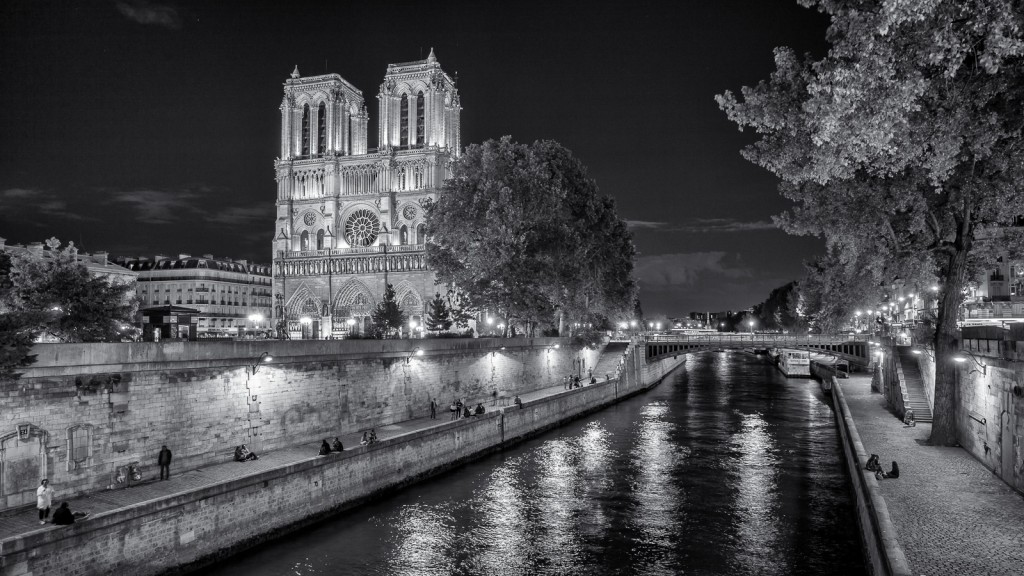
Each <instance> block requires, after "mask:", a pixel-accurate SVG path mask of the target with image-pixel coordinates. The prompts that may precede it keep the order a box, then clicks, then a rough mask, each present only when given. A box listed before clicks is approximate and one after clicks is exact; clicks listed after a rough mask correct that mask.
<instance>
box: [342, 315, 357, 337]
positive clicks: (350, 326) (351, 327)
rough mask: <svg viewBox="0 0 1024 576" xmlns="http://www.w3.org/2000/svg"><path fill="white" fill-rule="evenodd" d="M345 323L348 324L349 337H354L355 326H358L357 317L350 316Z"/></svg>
mask: <svg viewBox="0 0 1024 576" xmlns="http://www.w3.org/2000/svg"><path fill="white" fill-rule="evenodd" d="M345 325H347V326H348V336H349V338H351V337H352V331H353V330H355V327H356V319H355V318H349V319H348V320H345Z"/></svg>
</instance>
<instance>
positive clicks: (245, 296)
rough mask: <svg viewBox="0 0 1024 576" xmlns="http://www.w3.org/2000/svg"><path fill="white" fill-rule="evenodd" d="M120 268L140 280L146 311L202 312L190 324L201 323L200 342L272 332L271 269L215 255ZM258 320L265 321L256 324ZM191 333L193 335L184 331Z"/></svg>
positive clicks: (134, 262) (135, 261) (125, 262)
mask: <svg viewBox="0 0 1024 576" xmlns="http://www.w3.org/2000/svg"><path fill="white" fill-rule="evenodd" d="M117 263H118V264H120V265H121V266H123V267H124V268H126V269H128V270H130V271H132V272H134V273H135V274H137V275H138V288H137V292H138V295H139V299H140V300H141V304H140V305H139V308H140V309H141V310H147V309H154V308H159V307H162V306H167V307H168V310H172V309H173V308H172V307H175V306H177V307H186V308H194V309H196V310H198V314H195V315H191V316H190V321H191V322H194V323H195V324H196V326H195V331H194V332H195V334H196V335H197V336H198V337H199V338H203V337H211V336H243V335H245V334H246V333H247V332H249V333H252V332H258V333H266V332H269V331H270V329H271V325H270V314H271V284H272V277H271V273H270V266H266V265H259V264H252V263H249V262H247V261H245V260H231V259H228V258H214V257H213V256H212V255H210V254H204V255H203V256H202V257H201V258H197V257H193V256H191V255H190V254H179V255H178V258H176V259H175V258H168V257H167V256H162V255H158V256H156V257H155V258H153V259H152V260H151V259H149V258H118V259H117ZM253 315H258V316H259V317H258V318H257V319H255V320H250V318H249V317H250V316H253ZM143 328H144V329H145V327H143ZM186 332H188V333H191V331H186V330H183V331H182V333H186ZM165 337H166V334H165ZM174 337H177V335H175V336H174Z"/></svg>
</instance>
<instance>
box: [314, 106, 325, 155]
mask: <svg viewBox="0 0 1024 576" xmlns="http://www.w3.org/2000/svg"><path fill="white" fill-rule="evenodd" d="M316 123H317V131H316V153H317V154H323V153H324V152H327V108H326V107H324V103H323V102H321V103H320V106H319V107H317V110H316Z"/></svg>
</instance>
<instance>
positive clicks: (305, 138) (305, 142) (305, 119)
mask: <svg viewBox="0 0 1024 576" xmlns="http://www.w3.org/2000/svg"><path fill="white" fill-rule="evenodd" d="M302 155H303V156H309V105H308V104H306V105H304V106H303V107H302Z"/></svg>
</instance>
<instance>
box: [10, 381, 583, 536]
mask: <svg viewBox="0 0 1024 576" xmlns="http://www.w3.org/2000/svg"><path fill="white" fill-rule="evenodd" d="M564 391H565V389H564V388H563V387H562V386H554V387H550V388H542V389H540V390H536V391H533V392H529V393H526V394H522V395H520V399H521V400H522V401H523V402H524V403H529V402H530V401H532V400H537V399H539V398H544V397H547V396H553V395H555V394H560V393H562V392H564ZM511 404H512V400H511V399H509V400H508V405H511ZM484 406H485V407H486V408H487V411H488V412H490V411H493V410H495V409H496V408H500V403H499V405H498V406H494V405H492V404H491V403H490V402H488V403H485V404H484ZM471 408H472V407H471ZM450 419H451V415H450V412H449V411H448V405H447V404H445V405H444V406H439V407H438V411H437V419H436V420H432V419H430V418H429V417H427V418H417V419H415V420H407V421H405V422H398V423H395V424H390V425H386V426H381V427H378V428H377V429H376V432H377V439H378V440H383V439H385V438H393V437H395V436H401V435H403V434H408V433H410V432H416V431H418V430H424V429H426V428H430V427H432V426H439V425H441V424H445V423H447V422H449V421H450ZM362 433H363V431H362V430H360V431H358V432H353V433H351V434H346V435H343V436H341V443H342V444H343V445H344V446H345V450H346V451H348V450H352V449H354V448H358V447H360V444H359V441H360V440H361V439H362ZM319 449H320V442H319V441H316V442H311V443H309V444H305V445H300V446H294V447H291V448H284V449H280V450H272V451H268V452H261V453H258V455H259V460H254V461H250V462H233V461H228V462H223V463H220V464H214V465H211V466H206V467H204V468H200V469H196V470H189V471H185V472H178V471H176V470H175V469H174V465H173V464H172V465H171V479H170V480H166V481H162V482H161V481H159V480H156V481H153V480H151V481H146V482H142V483H139V484H135V485H133V486H131V487H129V488H121V489H117V490H106V491H103V492H96V493H94V494H90V495H87V496H80V497H78V498H72V499H70V500H67V502H68V504H69V506H70V507H71V510H72V511H74V512H88V513H90V514H96V513H98V512H106V511H110V510H115V509H117V508H123V507H125V506H129V505H132V504H137V503H139V502H145V501H147V500H153V499H156V498H163V497H165V496H171V495H174V494H180V493H185V492H190V491H192V490H196V489H200V488H205V487H209V486H215V485H217V484H223V483H225V482H229V481H232V480H236V479H238V478H244V477H246V476H249V475H253V474H257V473H260V472H264V471H267V470H271V469H274V468H278V467H281V466H287V465H289V464H294V463H296V462H302V461H305V460H309V459H311V458H316V457H317V456H316V455H317V451H318V450H319ZM54 490H55V492H56V493H55V495H54V498H53V504H54V509H56V507H57V506H59V505H60V502H62V501H64V500H65V499H64V498H62V497H61V495H60V486H54ZM86 521H88V520H86ZM60 528H61V527H59V526H54V525H52V524H45V525H41V524H39V516H38V512H37V511H36V509H35V508H34V507H33V508H30V509H22V510H19V511H15V512H13V513H10V514H5V515H2V516H0V540H5V539H7V538H11V537H15V536H20V535H22V534H27V533H30V532H34V531H37V530H54V529H57V530H59V529H60Z"/></svg>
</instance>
